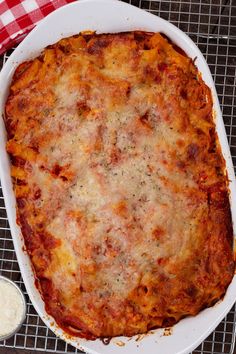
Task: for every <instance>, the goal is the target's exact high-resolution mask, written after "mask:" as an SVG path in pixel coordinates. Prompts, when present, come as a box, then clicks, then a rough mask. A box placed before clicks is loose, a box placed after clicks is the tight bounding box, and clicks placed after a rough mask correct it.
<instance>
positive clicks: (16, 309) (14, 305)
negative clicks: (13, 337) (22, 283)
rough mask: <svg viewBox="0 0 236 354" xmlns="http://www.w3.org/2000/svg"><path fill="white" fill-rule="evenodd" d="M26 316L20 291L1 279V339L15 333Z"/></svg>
mask: <svg viewBox="0 0 236 354" xmlns="http://www.w3.org/2000/svg"><path fill="white" fill-rule="evenodd" d="M23 314H24V303H23V300H22V297H21V294H20V293H19V291H18V290H17V289H16V288H15V287H14V286H13V285H12V284H11V283H8V282H7V281H5V280H4V279H0V337H2V336H6V335H8V334H11V333H12V332H14V330H15V329H16V328H17V326H18V325H19V324H20V322H21V319H22V317H23Z"/></svg>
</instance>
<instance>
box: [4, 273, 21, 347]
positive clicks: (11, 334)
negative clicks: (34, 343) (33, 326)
mask: <svg viewBox="0 0 236 354" xmlns="http://www.w3.org/2000/svg"><path fill="white" fill-rule="evenodd" d="M2 280H3V281H5V282H6V283H8V284H10V285H12V286H13V287H14V288H15V289H16V290H17V292H18V293H19V295H20V296H21V299H22V306H23V312H22V317H21V320H20V322H19V324H18V325H17V327H15V328H14V329H13V330H12V331H11V332H10V333H7V334H5V335H3V336H1V335H0V341H3V340H6V339H8V338H10V337H12V336H13V335H14V334H15V333H16V332H18V330H19V329H20V328H21V326H22V324H23V322H24V320H25V317H26V300H25V296H24V294H23V292H22V290H21V289H20V288H19V286H18V285H16V284H15V283H14V282H13V281H12V280H10V279H8V278H6V277H4V276H2V275H0V282H1V281H2Z"/></svg>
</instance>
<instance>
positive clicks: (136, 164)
mask: <svg viewBox="0 0 236 354" xmlns="http://www.w3.org/2000/svg"><path fill="white" fill-rule="evenodd" d="M6 125H7V129H8V132H9V137H10V139H9V141H8V145H7V149H8V152H9V153H10V154H11V156H12V162H13V168H12V176H13V177H14V179H15V190H16V197H17V202H18V219H19V223H20V225H21V227H22V232H23V235H24V237H25V241H26V247H27V249H28V252H29V254H30V256H31V258H32V262H33V264H34V267H35V270H36V275H37V277H38V279H39V284H40V287H41V292H42V296H43V298H44V300H45V303H46V308H47V310H48V312H49V313H50V314H52V315H53V316H54V317H55V319H56V321H57V322H58V323H59V324H60V325H61V326H62V327H63V328H64V329H66V330H67V331H69V332H72V333H73V334H76V335H79V336H86V337H88V338H94V337H97V336H102V337H103V336H115V335H121V334H125V335H132V334H136V333H142V332H145V331H147V330H148V329H150V328H154V327H157V326H164V325H167V324H171V323H174V322H176V321H178V320H179V319H180V318H181V317H183V316H186V315H188V314H196V313H197V312H198V311H199V310H200V309H201V308H202V307H203V306H206V305H210V304H212V303H214V302H215V301H217V300H218V299H219V298H220V297H221V296H222V295H223V294H224V292H225V289H226V287H227V285H228V284H229V282H230V280H231V278H232V275H233V268H234V263H233V255H232V249H231V240H232V226H231V221H230V210H229V202H228V192H227V179H226V176H225V174H224V172H223V171H224V162H223V158H222V156H221V153H220V150H219V147H218V140H217V136H216V134H215V132H214V123H213V119H212V99H211V94H210V90H209V89H208V87H207V86H206V85H205V84H204V82H203V81H202V79H201V77H200V75H199V74H198V72H197V69H196V67H195V66H194V64H193V62H192V61H191V59H189V58H187V57H186V56H185V55H184V53H180V52H179V50H176V48H174V47H173V46H172V44H171V43H169V42H168V41H167V40H166V39H164V38H163V37H162V36H161V35H160V34H145V33H141V32H134V33H126V34H117V35H99V36H96V35H91V36H88V35H87V36H82V35H80V36H75V37H71V38H68V39H65V40H62V41H60V42H59V43H57V44H56V45H54V46H52V47H50V48H48V49H46V50H45V51H44V53H43V54H42V56H41V57H40V58H36V59H34V60H33V61H31V62H28V63H24V64H22V65H21V66H20V67H19V68H18V69H17V71H16V74H15V77H14V79H13V83H12V86H11V92H10V96H9V98H8V101H7V106H6ZM218 220H221V222H220V223H219V222H218Z"/></svg>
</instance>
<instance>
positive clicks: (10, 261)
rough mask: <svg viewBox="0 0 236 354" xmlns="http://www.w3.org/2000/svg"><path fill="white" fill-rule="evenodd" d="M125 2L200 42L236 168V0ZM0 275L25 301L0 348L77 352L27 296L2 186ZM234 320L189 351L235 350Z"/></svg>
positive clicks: (235, 313) (234, 316)
mask: <svg viewBox="0 0 236 354" xmlns="http://www.w3.org/2000/svg"><path fill="white" fill-rule="evenodd" d="M126 2H129V3H131V4H132V5H135V6H138V7H140V8H142V9H145V10H147V11H149V12H152V13H153V14H155V15H158V16H161V17H162V18H164V19H166V20H168V21H170V22H172V23H173V24H175V25H176V26H178V27H179V28H180V29H182V30H183V31H184V32H186V33H187V34H188V35H189V36H190V37H191V38H192V39H193V41H194V42H195V43H196V44H197V45H198V46H199V48H200V50H201V51H202V53H203V54H204V56H205V58H206V60H207V62H208V64H209V67H210V70H211V72H212V75H213V78H214V81H215V84H216V88H217V92H218V95H219V100H220V104H221V109H222V112H223V118H224V123H225V127H226V132H227V136H228V140H229V144H230V147H231V153H232V157H233V164H234V168H235V169H236V0H204V1H201V0H159V1H154V0H149V1H147V0H126ZM9 55H10V52H8V53H7V54H5V55H4V57H3V58H2V61H3V64H4V63H5V62H6V60H7V58H8V56H9ZM0 274H2V275H5V276H7V277H9V278H11V279H12V280H14V281H15V282H16V283H17V284H18V285H19V286H20V287H21V288H22V290H23V291H24V293H25V295H26V299H27V317H26V320H25V323H24V324H23V326H22V328H21V329H20V331H19V332H18V333H17V334H16V335H15V336H14V337H12V338H10V339H8V340H6V341H4V342H0V347H14V348H24V349H29V350H39V351H49V352H57V353H65V352H66V353H80V351H79V350H76V349H75V348H73V347H71V346H70V345H67V344H66V343H65V342H63V341H61V340H60V339H58V338H57V337H56V336H55V335H54V334H53V333H52V332H51V331H50V330H49V329H48V328H47V327H46V326H45V325H44V324H43V322H42V321H41V320H40V318H39V317H38V315H37V314H36V312H35V310H34V308H33V306H32V304H31V302H30V300H29V298H28V295H27V293H26V291H25V287H24V283H23V281H22V278H21V274H20V270H19V267H18V263H17V260H16V255H15V251H14V247H13V242H12V238H11V233H10V228H9V224H8V220H7V215H6V209H5V205H4V199H3V195H2V189H0ZM235 322H236V308H235V307H233V309H232V310H231V311H230V313H229V314H228V315H227V316H226V318H225V319H224V320H223V321H222V322H221V323H220V325H219V326H218V327H217V329H216V330H215V331H214V332H213V333H212V334H211V335H210V336H209V337H208V338H207V339H206V340H205V341H204V342H203V343H202V344H201V345H200V346H199V347H198V348H197V349H196V350H195V351H194V352H193V353H194V354H226V353H227V354H233V353H234V344H235ZM0 351H1V349H0ZM131 354H132V353H131ZM161 354H164V353H161ZM235 354H236V353H235Z"/></svg>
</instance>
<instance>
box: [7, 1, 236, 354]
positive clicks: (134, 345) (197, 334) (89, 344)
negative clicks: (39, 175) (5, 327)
mask: <svg viewBox="0 0 236 354" xmlns="http://www.w3.org/2000/svg"><path fill="white" fill-rule="evenodd" d="M84 30H95V31H97V32H98V33H102V32H104V33H107V32H122V31H130V30H146V31H153V32H162V33H164V34H166V35H167V36H168V37H169V38H170V39H171V40H172V41H173V42H174V43H176V44H177V45H178V46H179V47H180V48H182V49H183V50H184V51H185V52H186V53H187V55H188V56H189V57H191V58H193V59H194V58H197V59H196V61H195V63H196V65H197V67H198V69H199V71H200V72H201V73H202V77H203V79H204V81H205V82H206V84H207V85H208V86H209V87H210V88H211V91H212V96H213V101H214V113H215V122H216V130H217V133H218V136H219V140H220V144H221V149H222V152H223V155H224V158H225V161H226V169H227V173H228V176H229V180H230V184H229V188H230V199H231V211H232V218H233V225H234V234H236V182H235V175H234V170H233V165H232V160H231V156H230V150H229V146H228V142H227V137H226V134H225V129H224V123H223V119H222V115H221V111H220V106H219V102H218V98H217V94H216V90H215V87H214V83H213V80H212V77H211V73H210V71H209V68H208V66H207V64H206V62H205V60H204V58H203V56H202V54H201V52H200V51H199V49H198V48H197V47H196V45H195V44H194V43H193V42H192V41H191V39H190V38H189V37H188V36H187V35H185V34H184V33H183V32H182V31H180V30H179V29H178V28H176V27H175V26H173V25H172V24H170V23H169V22H167V21H165V20H163V19H161V18H159V17H157V16H154V15H152V14H150V13H147V12H145V11H143V10H140V9H138V8H136V7H134V6H131V5H128V4H126V3H123V2H120V1H116V0H80V1H78V2H74V3H72V4H69V5H67V6H65V7H62V8H60V9H58V10H56V11H55V12H53V13H52V14H50V15H49V16H48V17H47V18H45V19H44V20H43V21H42V22H41V23H40V24H39V25H38V26H37V27H36V28H35V29H34V30H33V31H32V32H31V33H30V34H29V35H28V36H27V37H26V38H25V40H24V41H23V42H22V43H21V44H20V45H19V46H18V47H17V49H16V50H15V51H14V53H13V54H12V55H11V56H10V58H9V59H8V61H7V63H6V64H5V66H4V68H3V70H2V72H1V74H0V111H1V116H2V115H3V114H4V106H5V100H6V97H7V94H8V87H9V84H10V82H11V78H12V75H13V73H14V70H15V68H16V67H17V65H18V64H20V63H21V62H23V61H25V60H28V59H30V58H33V57H35V56H37V55H38V54H39V53H40V52H41V51H42V49H43V48H44V47H46V46H47V45H49V44H53V43H55V42H57V41H58V40H59V39H61V38H63V37H68V36H70V35H73V34H77V33H78V32H80V31H84ZM5 143H6V131H5V126H4V122H3V119H0V178H1V183H2V189H3V194H4V198H5V204H6V209H7V214H8V219H9V223H10V228H11V233H12V237H13V242H14V247H15V250H16V254H17V258H18V262H19V265H20V269H21V273H22V276H23V280H24V283H25V286H26V289H27V292H28V294H29V296H30V299H31V301H32V303H33V305H34V307H35V309H36V311H37V312H38V314H39V315H40V317H41V318H42V320H43V321H44V322H45V324H46V325H47V326H48V327H49V328H50V329H51V330H52V331H53V332H54V333H55V334H56V335H57V336H59V337H60V338H62V339H64V340H65V341H67V342H68V343H70V344H72V345H73V346H75V347H77V348H79V349H81V350H84V351H86V352H87V353H96V354H98V353H99V354H111V353H114V354H131V353H132V354H138V353H148V354H154V353H155V354H156V353H164V354H185V353H186V354H187V353H189V352H190V351H192V350H193V349H194V348H195V347H197V346H198V345H199V344H200V342H202V341H203V340H204V339H205V338H206V337H207V336H208V335H209V334H210V332H211V331H213V330H214V328H215V327H216V326H217V325H218V323H219V322H220V321H221V320H222V319H223V317H224V316H225V315H226V314H227V312H228V311H229V310H230V308H231V307H232V305H233V304H234V302H235V299H236V277H234V279H233V281H232V283H231V285H230V286H229V288H228V290H227V293H226V295H225V297H224V299H223V300H222V301H220V302H219V303H217V304H216V305H215V306H213V307H212V308H209V309H206V310H204V311H202V312H201V313H200V314H199V315H197V316H195V317H189V318H186V319H183V320H182V321H180V322H179V323H178V324H177V325H175V326H174V327H173V328H172V330H171V335H168V336H166V335H164V334H165V332H164V330H163V329H158V330H155V331H151V332H150V333H148V334H147V335H144V336H141V338H140V336H135V337H132V338H125V337H119V338H113V339H112V340H111V341H110V342H109V344H108V345H106V346H105V345H104V344H103V343H102V341H101V340H96V341H88V340H84V339H80V338H74V337H70V336H68V335H67V334H66V333H64V332H63V331H62V330H61V329H60V328H58V326H57V325H56V324H55V322H54V320H53V319H52V318H51V317H50V316H49V315H48V314H47V313H46V311H45V309H44V303H43V301H42V299H41V297H40V294H39V292H38V290H37V288H36V287H35V279H34V274H33V271H32V268H31V263H30V260H29V257H28V255H27V254H26V253H25V252H24V251H23V246H24V241H23V238H22V235H21V231H20V228H19V227H18V225H17V224H16V209H15V206H16V205H15V196H14V193H13V188H12V182H11V178H10V165H9V159H8V155H7V153H6V150H5Z"/></svg>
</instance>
